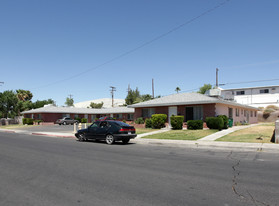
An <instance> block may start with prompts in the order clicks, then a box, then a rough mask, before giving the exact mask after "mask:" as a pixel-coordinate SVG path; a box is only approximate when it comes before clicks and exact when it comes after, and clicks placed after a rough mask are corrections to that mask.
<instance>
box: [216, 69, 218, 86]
mask: <svg viewBox="0 0 279 206" xmlns="http://www.w3.org/2000/svg"><path fill="white" fill-rule="evenodd" d="M218 71H219V69H218V68H216V89H217V88H218V86H219V85H218Z"/></svg>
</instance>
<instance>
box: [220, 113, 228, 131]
mask: <svg viewBox="0 0 279 206" xmlns="http://www.w3.org/2000/svg"><path fill="white" fill-rule="evenodd" d="M218 117H221V118H222V119H223V121H224V126H223V128H222V129H228V124H229V118H228V117H227V116H226V115H219V116H218Z"/></svg>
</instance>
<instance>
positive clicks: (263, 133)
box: [216, 123, 274, 143]
mask: <svg viewBox="0 0 279 206" xmlns="http://www.w3.org/2000/svg"><path fill="white" fill-rule="evenodd" d="M273 130H274V123H268V124H263V125H258V126H254V127H250V128H247V129H242V130H238V131H235V132H233V133H230V134H228V135H226V136H224V137H221V138H219V139H217V140H216V141H224V142H249V143H271V142H270V139H271V137H272V134H273Z"/></svg>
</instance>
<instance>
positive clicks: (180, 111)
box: [134, 104, 215, 121]
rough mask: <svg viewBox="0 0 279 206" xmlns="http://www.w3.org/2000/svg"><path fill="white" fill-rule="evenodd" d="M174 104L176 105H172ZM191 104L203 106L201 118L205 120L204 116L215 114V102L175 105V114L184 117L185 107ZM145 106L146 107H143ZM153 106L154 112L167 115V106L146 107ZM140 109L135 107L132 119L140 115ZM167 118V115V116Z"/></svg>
mask: <svg viewBox="0 0 279 206" xmlns="http://www.w3.org/2000/svg"><path fill="white" fill-rule="evenodd" d="M173 106H176V105H173ZM193 106H202V107H203V120H204V121H205V118H206V117H209V116H210V117H213V116H215V104H204V105H179V106H177V115H182V116H184V117H185V115H186V114H185V107H193ZM145 108H147V107H145ZM148 108H155V114H166V115H167V116H168V113H169V110H168V108H169V106H164V107H148ZM142 109H143V108H135V114H134V120H136V119H137V118H139V117H142ZM168 118H169V117H168Z"/></svg>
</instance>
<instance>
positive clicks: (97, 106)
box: [90, 102, 104, 109]
mask: <svg viewBox="0 0 279 206" xmlns="http://www.w3.org/2000/svg"><path fill="white" fill-rule="evenodd" d="M103 105H104V102H101V103H94V102H91V103H90V107H91V108H94V109H101V108H102V107H103Z"/></svg>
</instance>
